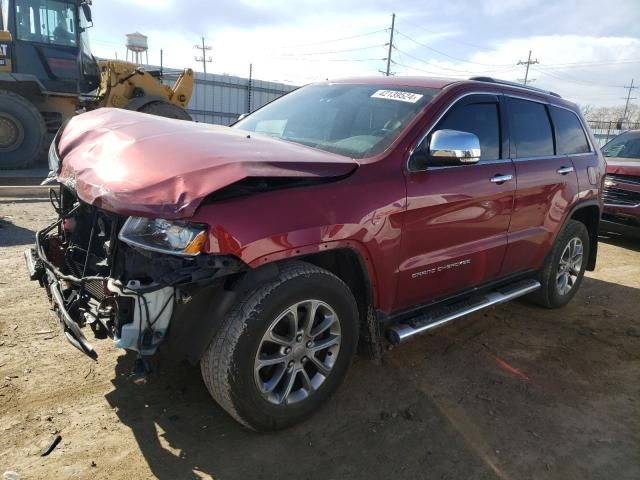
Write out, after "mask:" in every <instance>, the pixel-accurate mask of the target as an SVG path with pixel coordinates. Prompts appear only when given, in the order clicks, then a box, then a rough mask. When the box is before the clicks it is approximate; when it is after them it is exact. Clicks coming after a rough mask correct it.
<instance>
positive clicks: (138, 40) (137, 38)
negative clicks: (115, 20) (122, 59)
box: [127, 32, 149, 65]
mask: <svg viewBox="0 0 640 480" xmlns="http://www.w3.org/2000/svg"><path fill="white" fill-rule="evenodd" d="M129 52H131V61H132V62H133V59H134V56H135V63H137V64H139V63H140V60H141V59H142V54H143V53H144V54H145V57H146V63H147V65H148V64H149V46H148V44H147V36H146V35H143V34H141V33H140V32H135V33H128V34H127V60H129Z"/></svg>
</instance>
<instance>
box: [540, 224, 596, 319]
mask: <svg viewBox="0 0 640 480" xmlns="http://www.w3.org/2000/svg"><path fill="white" fill-rule="evenodd" d="M590 246H591V244H590V240H589V232H588V230H587V228H586V227H585V226H584V224H583V223H582V222H578V221H576V220H569V222H568V223H567V225H566V226H565V228H564V229H563V231H562V232H561V233H560V234H559V235H558V238H557V239H556V243H555V244H554V246H553V249H552V251H551V253H550V254H549V256H548V257H547V260H546V261H545V265H544V267H543V268H542V271H541V272H540V277H539V278H540V283H541V284H542V287H541V288H540V289H539V290H537V291H536V292H534V293H533V294H532V295H531V296H530V297H529V298H530V299H531V300H533V301H534V302H535V303H537V304H539V305H542V306H544V307H547V308H558V307H562V306H564V305H566V304H567V303H569V302H570V301H571V299H572V298H573V297H574V296H575V294H576V293H577V291H578V288H580V284H581V283H582V278H583V277H584V271H585V269H586V266H587V259H588V258H589V249H590Z"/></svg>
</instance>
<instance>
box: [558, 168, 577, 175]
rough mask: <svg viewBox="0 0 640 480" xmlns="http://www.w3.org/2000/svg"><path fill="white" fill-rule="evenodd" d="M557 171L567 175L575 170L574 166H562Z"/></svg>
mask: <svg viewBox="0 0 640 480" xmlns="http://www.w3.org/2000/svg"><path fill="white" fill-rule="evenodd" d="M556 172H558V173H559V174H560V175H566V174H567V173H571V172H573V167H560V168H559V169H558V170H556Z"/></svg>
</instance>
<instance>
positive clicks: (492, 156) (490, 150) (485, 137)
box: [433, 102, 500, 160]
mask: <svg viewBox="0 0 640 480" xmlns="http://www.w3.org/2000/svg"><path fill="white" fill-rule="evenodd" d="M443 129H448V130H459V131H461V132H468V133H474V134H475V135H476V136H477V137H478V139H479V140H480V152H481V160H496V159H498V158H500V117H499V115H498V104H497V103H493V102H490V103H469V104H465V105H460V106H459V107H454V108H453V109H452V110H451V111H450V112H449V113H448V114H447V116H446V117H444V119H443V120H442V121H441V122H440V123H439V124H438V125H437V127H436V128H434V130H433V131H436V130H443Z"/></svg>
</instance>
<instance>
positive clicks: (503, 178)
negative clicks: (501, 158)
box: [491, 174, 513, 183]
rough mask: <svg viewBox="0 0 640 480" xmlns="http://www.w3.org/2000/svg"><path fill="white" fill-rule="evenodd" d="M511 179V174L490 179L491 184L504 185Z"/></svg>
mask: <svg viewBox="0 0 640 480" xmlns="http://www.w3.org/2000/svg"><path fill="white" fill-rule="evenodd" d="M512 178H513V175H511V174H509V175H494V176H493V177H491V183H504V182H508V181H509V180H511V179H512Z"/></svg>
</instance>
